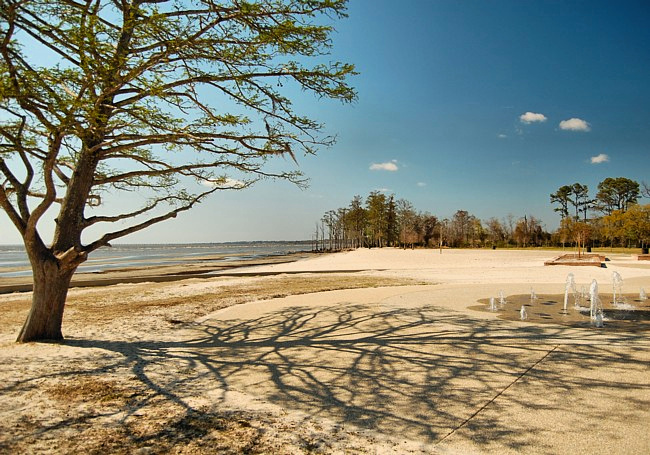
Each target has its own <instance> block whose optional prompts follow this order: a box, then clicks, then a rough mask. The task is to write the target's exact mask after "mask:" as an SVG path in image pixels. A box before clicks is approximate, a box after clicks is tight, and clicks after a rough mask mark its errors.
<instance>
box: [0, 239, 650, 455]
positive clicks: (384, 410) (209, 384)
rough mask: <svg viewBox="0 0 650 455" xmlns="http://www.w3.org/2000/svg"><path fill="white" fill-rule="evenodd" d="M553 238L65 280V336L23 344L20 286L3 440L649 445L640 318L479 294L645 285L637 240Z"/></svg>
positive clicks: (9, 336) (2, 344)
mask: <svg viewBox="0 0 650 455" xmlns="http://www.w3.org/2000/svg"><path fill="white" fill-rule="evenodd" d="M561 253H562V252H561V251H516V250H443V251H442V252H440V251H439V250H399V249H389V248H385V249H371V250H368V249H363V250H356V251H350V252H344V253H337V254H327V255H310V256H309V257H305V258H299V260H295V261H292V262H284V261H277V262H276V263H267V264H257V265H255V266H250V267H239V268H235V269H230V270H227V271H222V272H218V271H217V272H216V273H214V274H212V275H211V276H210V277H200V278H199V277H196V276H191V277H190V278H186V279H181V278H178V279H177V280H175V281H173V282H166V281H164V280H154V279H152V280H151V281H144V282H131V283H128V282H122V283H119V284H111V283H112V282H104V283H99V284H102V285H101V286H94V287H76V288H73V289H71V290H70V294H69V299H68V305H67V307H66V313H65V319H64V326H63V333H64V336H65V337H66V340H65V341H64V342H63V343H61V344H48V343H28V344H20V345H19V344H15V343H14V342H13V340H14V339H15V337H16V336H17V334H18V331H19V329H20V326H21V324H22V322H23V320H24V318H25V316H26V314H27V311H28V308H29V299H30V294H29V292H15V293H7V294H2V295H0V381H1V383H2V385H0V396H1V399H2V407H1V408H0V453H7V454H9V453H12V454H13V453H52V454H53V453H142V454H145V453H147V454H148V453H152V454H153V453H183V454H190V453H233V454H235V453H271V454H276V453H278V454H296V453H327V454H329V453H337V454H338V453H340V454H348V453H359V454H380V453H391V454H401V453H440V454H449V453H454V454H456V453H458V454H467V453H489V454H492V453H493V454H508V453H512V454H516V453H528V454H554V453H563V454H580V453H590V454H599V453H602V454H637V453H649V452H650V433H649V432H648V422H649V421H650V366H649V365H650V330H648V325H647V323H648V321H645V322H642V323H640V324H637V325H631V326H630V328H629V329H616V330H614V329H611V328H610V329H608V326H607V321H606V323H605V327H603V328H593V327H589V326H587V327H575V326H571V325H570V324H568V323H566V321H564V320H562V318H561V317H556V316H549V317H548V318H547V319H549V320H547V321H541V319H540V320H537V321H536V320H535V319H534V317H531V318H530V319H529V320H525V321H521V320H516V319H514V318H510V320H508V319H507V318H504V317H502V316H503V314H504V313H505V312H507V311H510V312H511V313H512V312H514V311H518V310H519V309H518V308H514V307H512V306H511V307H508V303H506V305H505V307H504V308H503V309H501V310H500V311H499V312H491V311H486V310H485V299H489V298H490V297H496V296H498V295H499V292H500V291H502V292H503V293H504V295H505V296H506V300H507V297H508V296H515V295H522V294H530V292H531V289H533V290H534V292H536V293H537V294H539V295H540V296H544V295H559V294H562V293H563V292H564V289H565V281H566V278H567V274H568V273H569V272H571V273H573V274H574V276H575V281H576V283H577V284H578V285H579V286H589V284H590V283H591V281H592V280H594V279H595V280H597V282H598V284H599V286H600V289H601V292H603V293H605V292H609V293H611V291H612V274H613V272H618V273H619V274H620V275H621V277H622V278H623V285H622V292H623V293H625V295H626V296H627V299H628V300H627V301H628V302H632V303H634V302H636V300H635V298H634V295H636V296H638V294H639V290H640V288H645V289H646V290H648V291H650V263H648V262H646V261H638V260H637V259H636V257H635V256H631V255H622V254H607V253H606V252H605V253H604V254H605V255H606V256H607V258H608V261H607V262H606V263H605V264H606V266H605V267H569V266H544V262H545V261H547V260H549V259H551V258H553V257H554V256H557V255H558V254H561ZM143 273H144V272H143ZM147 273H150V272H147ZM220 273H221V275H220ZM154 275H156V274H151V275H146V276H154ZM134 281H140V280H134ZM156 281H157V282H156ZM95 284H97V283H95ZM540 302H541V303H540V305H543V304H544V303H545V300H544V299H543V298H542V299H540ZM636 304H638V305H641V306H642V305H644V303H643V302H641V301H638V302H636ZM513 305H514V304H513ZM550 308H551V307H550V306H549V310H548V311H547V312H548V314H552V311H551V309H550ZM530 311H531V316H534V315H533V314H532V313H535V312H537V313H539V311H538V310H537V309H536V308H533V307H531V308H530ZM545 311H546V310H545ZM572 311H573V310H572ZM545 314H546V313H545ZM553 314H555V313H553ZM538 316H539V315H538ZM542 322H543V323H542Z"/></svg>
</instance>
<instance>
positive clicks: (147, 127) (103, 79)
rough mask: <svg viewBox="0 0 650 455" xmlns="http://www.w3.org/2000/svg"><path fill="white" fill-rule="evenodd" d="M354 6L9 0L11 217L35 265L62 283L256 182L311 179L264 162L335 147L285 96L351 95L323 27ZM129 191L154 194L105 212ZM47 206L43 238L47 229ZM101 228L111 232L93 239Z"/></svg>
mask: <svg viewBox="0 0 650 455" xmlns="http://www.w3.org/2000/svg"><path fill="white" fill-rule="evenodd" d="M345 6H346V1H345V0H257V1H239V0H231V1H218V2H217V1H212V0H183V1H180V2H172V1H163V0H156V1H150V0H121V1H109V0H91V1H88V2H81V3H79V2H75V1H71V0H61V1H50V0H0V176H1V177H2V180H1V181H0V207H2V209H3V210H4V211H5V212H6V213H7V214H8V216H9V218H10V219H11V221H12V222H13V224H14V225H15V226H16V228H17V229H18V231H19V232H20V234H21V235H22V237H23V239H24V243H25V247H26V250H27V253H28V256H29V257H30V260H31V262H32V264H33V266H34V267H35V270H36V268H40V269H43V264H44V261H49V263H50V264H51V265H52V266H53V267H54V268H55V269H56V270H58V272H57V273H58V274H59V276H58V278H56V280H63V281H65V280H66V279H67V278H66V277H64V276H63V275H61V274H62V273H63V271H66V276H67V275H70V276H71V273H72V272H74V270H75V269H76V267H77V266H78V265H79V264H80V263H82V262H83V261H85V260H86V259H87V256H88V254H89V253H90V252H92V251H93V250H96V249H97V248H100V247H101V246H104V245H107V244H108V243H109V242H110V241H112V240H115V239H118V238H121V237H123V236H125V235H128V234H130V233H133V232H136V231H139V230H141V229H144V228H147V227H149V226H151V225H153V224H155V223H158V222H161V221H164V220H167V219H170V218H173V217H175V216H176V215H177V214H178V213H180V212H182V211H185V210H188V209H190V208H191V207H193V206H194V205H195V204H196V203H198V202H200V201H201V200H203V199H204V198H205V197H206V196H207V195H209V194H212V193H214V192H215V191H218V190H222V189H243V188H246V187H248V186H250V185H251V184H253V183H254V182H255V181H257V180H258V179H260V178H280V179H286V180H289V181H292V182H295V183H297V184H301V183H303V182H304V180H303V176H302V175H301V174H300V173H299V172H297V171H295V170H280V171H279V170H277V169H275V168H269V167H268V166H267V165H268V161H269V159H270V158H272V157H275V156H289V157H291V158H293V159H294V160H295V159H296V155H297V154H298V153H314V151H315V150H316V148H317V147H318V146H320V145H329V144H331V143H332V138H331V137H328V136H325V135H324V134H323V129H322V125H321V124H319V123H318V122H316V121H315V120H313V119H310V118H307V117H304V116H301V115H300V114H299V113H297V112H295V111H294V108H293V105H292V102H291V99H290V96H289V95H287V93H292V92H289V91H288V89H292V90H294V92H293V93H295V90H296V89H301V90H303V91H306V92H311V93H313V94H315V95H316V97H320V98H331V99H336V100H341V101H343V102H350V101H352V100H354V99H355V96H356V94H355V92H354V90H353V89H352V88H351V87H350V86H349V85H348V84H347V78H349V76H350V75H352V74H354V68H353V66H352V65H350V64H345V63H338V62H330V63H322V62H321V60H322V56H323V55H326V54H327V53H328V52H329V49H330V46H331V42H330V39H329V36H330V33H331V32H332V26H331V25H327V24H328V23H329V22H331V21H330V20H324V19H323V18H325V19H327V18H331V19H336V18H340V17H343V16H344V15H345ZM123 192H127V193H128V192H141V193H146V194H148V195H149V199H148V200H147V201H146V202H145V203H143V205H142V206H140V207H137V208H129V209H126V210H124V211H122V212H121V213H104V212H102V207H103V203H104V202H105V198H106V197H107V196H108V195H111V196H113V197H115V196H116V194H119V193H123ZM51 210H53V211H54V212H55V213H56V214H55V215H54V216H55V218H56V226H55V232H54V236H53V238H52V241H51V242H46V239H43V238H42V237H41V234H40V232H39V229H38V226H39V222H40V221H41V220H42V219H43V217H44V216H45V214H46V213H49V212H50V211H51ZM116 222H118V225H117V226H118V227H115V228H111V227H110V226H112V224H111V223H116ZM91 226H95V227H97V226H108V227H106V228H105V229H104V230H102V234H101V235H97V236H96V237H95V238H92V239H89V240H88V241H86V240H85V239H83V240H84V241H83V242H82V233H83V232H84V231H85V230H86V229H88V228H90V227H91ZM34 264H36V265H34ZM39 264H40V265H39ZM42 278H43V277H42V276H38V274H37V273H35V280H39V279H42ZM53 279H54V278H53ZM35 292H36V291H35Z"/></svg>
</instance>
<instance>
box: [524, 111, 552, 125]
mask: <svg viewBox="0 0 650 455" xmlns="http://www.w3.org/2000/svg"><path fill="white" fill-rule="evenodd" d="M519 120H520V121H521V123H534V122H545V121H546V116H545V115H544V114H536V113H535V112H526V113H525V114H521V115H520V116H519Z"/></svg>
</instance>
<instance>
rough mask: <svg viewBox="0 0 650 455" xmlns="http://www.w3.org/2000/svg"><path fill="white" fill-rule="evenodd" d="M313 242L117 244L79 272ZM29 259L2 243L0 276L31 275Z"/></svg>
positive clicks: (236, 255) (241, 256)
mask: <svg viewBox="0 0 650 455" xmlns="http://www.w3.org/2000/svg"><path fill="white" fill-rule="evenodd" d="M311 249H312V244H311V243H310V242H308V241H307V242H232V243H193V244H159V245H131V244H123V245H113V247H110V248H108V247H106V248H100V249H99V250H97V251H94V252H93V253H91V254H90V258H89V259H88V261H86V262H84V263H83V264H82V265H81V266H80V267H79V269H78V270H77V271H78V272H101V271H106V270H111V269H117V268H122V267H138V266H155V265H177V264H184V263H188V262H192V261H194V260H198V259H200V258H204V257H215V256H219V257H220V260H222V261H234V260H237V261H241V260H251V259H258V258H263V257H269V256H279V255H285V254H289V253H294V252H300V251H311ZM29 267H30V266H29V261H28V260H27V256H26V254H25V251H24V249H23V247H22V246H21V245H0V278H2V277H5V278H8V277H16V276H30V275H31V271H30V268H29Z"/></svg>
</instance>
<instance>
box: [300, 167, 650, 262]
mask: <svg viewBox="0 0 650 455" xmlns="http://www.w3.org/2000/svg"><path fill="white" fill-rule="evenodd" d="M630 182H631V183H630ZM642 185H643V187H641V186H640V185H639V184H638V183H637V182H634V181H633V180H629V179H625V178H623V177H620V178H617V179H612V178H608V179H605V180H604V181H603V182H601V183H600V184H599V185H598V190H599V191H598V194H597V195H596V196H595V198H593V199H591V198H589V190H588V188H587V186H586V185H581V184H579V183H576V184H573V185H566V186H563V187H561V188H560V189H559V190H558V191H557V192H556V193H553V194H551V203H554V204H558V208H556V209H555V210H556V211H557V212H559V213H560V215H561V218H562V220H561V224H560V228H559V229H558V230H557V231H555V232H553V233H549V232H547V231H545V230H544V229H543V228H542V224H541V222H540V220H539V219H538V218H537V217H535V216H533V215H526V216H523V217H520V218H516V217H515V216H513V215H508V216H507V217H505V218H502V219H498V218H496V217H492V218H489V219H488V220H484V221H482V220H480V219H478V218H477V217H476V216H474V215H472V214H470V213H469V212H467V211H466V210H458V211H457V212H456V213H455V214H454V215H453V216H452V217H451V219H447V218H445V219H440V218H439V217H437V216H436V215H432V214H431V213H429V212H422V211H418V210H416V209H415V207H414V206H413V204H411V203H410V202H409V201H407V200H406V199H396V198H395V196H394V195H385V194H384V193H381V192H379V191H373V192H371V193H370V194H369V195H368V196H367V197H366V199H365V200H364V199H362V197H361V196H354V197H353V198H352V200H351V201H350V204H349V205H348V206H347V207H343V208H339V209H337V210H330V211H328V212H327V213H325V215H324V216H323V217H322V218H321V220H320V221H319V222H317V223H316V229H315V232H314V233H313V234H312V242H313V245H314V249H315V250H343V249H350V248H359V247H369V248H370V247H384V246H399V247H403V248H413V247H416V246H418V247H443V246H445V247H474V248H478V247H506V246H518V247H527V246H560V245H565V244H567V243H570V244H577V245H581V246H583V245H591V246H606V245H611V246H614V245H616V246H619V245H620V246H642V247H644V246H646V245H647V244H648V242H649V241H650V205H639V204H638V199H639V198H640V197H641V196H642V195H643V196H646V197H650V191H649V189H648V185H646V184H645V183H643V184H642ZM634 188H636V191H635V190H634Z"/></svg>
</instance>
